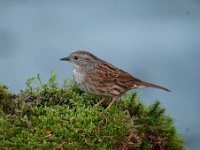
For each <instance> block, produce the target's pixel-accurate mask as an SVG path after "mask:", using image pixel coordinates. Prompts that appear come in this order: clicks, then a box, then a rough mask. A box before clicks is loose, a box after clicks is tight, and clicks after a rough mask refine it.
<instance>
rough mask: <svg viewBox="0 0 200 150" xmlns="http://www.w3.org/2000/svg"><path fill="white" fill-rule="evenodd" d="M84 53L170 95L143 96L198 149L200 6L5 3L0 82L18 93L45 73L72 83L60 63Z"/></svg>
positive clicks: (173, 0) (194, 0) (50, 0)
mask: <svg viewBox="0 0 200 150" xmlns="http://www.w3.org/2000/svg"><path fill="white" fill-rule="evenodd" d="M78 49H84V50H88V51H90V52H92V53H94V54H95V55H97V56H98V57H100V58H102V59H104V60H106V61H109V62H110V63H112V64H114V65H115V66H117V67H119V68H121V69H123V70H125V71H127V72H129V73H131V74H132V75H134V76H136V77H138V78H140V79H142V80H145V81H149V82H153V83H156V84H159V85H163V86H165V87H167V88H169V89H171V90H172V92H171V93H167V92H164V91H160V90H156V89H139V90H137V92H138V94H139V95H140V97H141V98H142V100H143V101H144V102H145V103H147V104H150V103H153V102H154V101H155V100H157V99H159V100H160V101H161V103H162V106H163V107H165V108H166V113H167V114H169V115H171V116H172V117H173V119H174V122H175V124H176V126H177V128H178V130H179V132H180V133H181V135H182V136H183V137H184V139H185V147H186V148H189V149H191V150H198V149H199V147H200V142H199V141H200V130H199V127H200V118H199V114H200V99H199V97H200V87H199V85H200V75H199V73H200V1H199V0H162V1H161V0H126V1H122V0H109V1H107V0H101V1H99V0H84V1H81V0H76V1H74V0H60V1H55V0H43V1H35V0H18V1H14V0H1V1H0V69H1V71H0V83H4V84H7V85H8V86H9V88H10V89H11V90H12V91H13V92H15V93H17V92H19V90H20V89H23V88H24V87H25V81H26V79H27V78H30V77H33V76H35V75H36V74H38V73H39V74H41V76H42V78H43V80H44V81H46V80H47V79H48V78H49V76H50V73H51V71H55V72H57V73H58V79H59V82H60V83H62V81H63V79H65V78H67V79H71V78H72V66H71V64H69V63H65V62H61V61H59V59H60V58H62V57H64V56H66V55H68V54H69V53H71V52H73V51H74V50H78Z"/></svg>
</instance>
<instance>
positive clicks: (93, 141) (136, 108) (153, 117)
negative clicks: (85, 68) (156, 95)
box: [0, 73, 184, 150]
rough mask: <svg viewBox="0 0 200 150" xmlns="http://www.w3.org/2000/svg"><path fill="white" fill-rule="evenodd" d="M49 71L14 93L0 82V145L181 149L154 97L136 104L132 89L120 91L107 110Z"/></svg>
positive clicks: (172, 128)
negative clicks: (147, 102) (46, 77)
mask: <svg viewBox="0 0 200 150" xmlns="http://www.w3.org/2000/svg"><path fill="white" fill-rule="evenodd" d="M99 100H100V97H96V96H92V95H90V94H88V93H84V92H82V91H80V90H79V89H78V88H77V87H76V86H75V85H74V84H73V83H69V84H67V82H66V81H65V82H64V84H63V85H62V86H59V85H58V83H57V81H56V74H55V73H52V75H51V77H50V79H49V81H48V82H47V83H42V81H41V79H40V76H39V75H38V76H36V77H35V78H32V79H29V80H28V81H27V88H25V89H24V90H22V91H21V92H20V93H19V94H17V95H14V94H12V93H11V92H10V91H8V89H7V88H6V86H4V85H0V149H5V150H7V149H72V150H73V149H77V150H79V149H91V150H92V149H100V150H101V149H102V150H104V149H119V150H121V149H124V150H126V149H134V150H145V149H146V150H150V149H155V150H182V149H184V148H183V139H182V137H181V136H180V135H179V134H178V133H177V130H176V128H175V126H174V124H173V121H172V119H171V118H170V117H169V116H167V115H165V110H164V109H163V108H161V106H160V103H159V101H156V102H155V103H154V104H152V105H150V106H145V105H144V104H142V102H141V100H140V99H139V98H138V96H137V95H136V93H131V94H127V95H125V96H123V97H122V98H121V100H119V101H118V102H117V103H115V104H114V105H113V106H112V107H111V108H110V109H109V110H108V111H106V110H105V107H106V106H107V104H108V101H109V99H108V100H107V102H105V103H103V104H102V105H101V106H98V107H95V106H94V104H95V103H97V102H98V101H99Z"/></svg>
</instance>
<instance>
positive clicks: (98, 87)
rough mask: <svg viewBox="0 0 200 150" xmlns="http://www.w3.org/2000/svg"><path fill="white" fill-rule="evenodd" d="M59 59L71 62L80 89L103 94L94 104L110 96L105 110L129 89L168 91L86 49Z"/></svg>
mask: <svg viewBox="0 0 200 150" xmlns="http://www.w3.org/2000/svg"><path fill="white" fill-rule="evenodd" d="M60 60H64V61H70V62H71V63H72V65H73V74H74V80H75V82H76V84H77V85H78V87H79V88H80V89H81V90H83V91H85V92H88V93H91V94H94V95H99V96H103V98H102V99H101V100H100V101H99V102H98V103H97V104H96V106H98V105H99V104H101V103H102V102H103V101H104V100H105V99H106V98H107V97H112V101H111V102H110V104H109V105H108V107H107V108H106V110H107V109H109V108H110V107H111V106H112V104H113V103H114V102H115V101H116V100H117V99H118V98H119V97H120V96H121V95H123V94H124V93H125V92H127V91H128V90H130V89H134V88H138V87H152V88H158V89H162V90H165V91H168V92H170V90H169V89H167V88H164V87H162V86H159V85H156V84H152V83H148V82H145V81H142V80H140V79H137V78H135V77H133V76H132V75H130V74H129V73H127V72H125V71H123V70H121V69H118V68H117V67H115V66H113V65H111V64H109V63H108V62H106V61H104V60H101V59H100V58H98V57H96V56H95V55H93V54H91V53H90V52H87V51H81V50H80V51H76V52H73V53H71V54H70V55H69V56H67V57H65V58H62V59H60Z"/></svg>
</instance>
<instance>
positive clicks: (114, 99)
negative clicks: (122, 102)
mask: <svg viewBox="0 0 200 150" xmlns="http://www.w3.org/2000/svg"><path fill="white" fill-rule="evenodd" d="M117 98H118V97H113V98H112V101H111V102H110V104H109V105H108V107H107V108H106V110H108V109H109V108H110V107H111V106H112V105H113V103H114V102H115V101H116V100H117Z"/></svg>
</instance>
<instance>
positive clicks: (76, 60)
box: [60, 50, 99, 67]
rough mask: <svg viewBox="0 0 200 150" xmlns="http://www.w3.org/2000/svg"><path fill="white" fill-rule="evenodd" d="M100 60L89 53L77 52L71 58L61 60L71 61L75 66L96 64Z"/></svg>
mask: <svg viewBox="0 0 200 150" xmlns="http://www.w3.org/2000/svg"><path fill="white" fill-rule="evenodd" d="M98 59H99V58H97V57H96V56H94V55H93V54H91V53H90V52H87V51H81V50H79V51H76V52H73V53H71V54H70V55H69V56H67V57H64V58H61V59H60V60H62V61H69V62H71V63H72V64H73V66H79V67H83V66H87V65H91V64H93V63H95V62H96V61H97V60H98Z"/></svg>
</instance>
